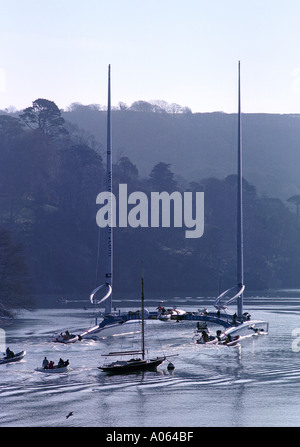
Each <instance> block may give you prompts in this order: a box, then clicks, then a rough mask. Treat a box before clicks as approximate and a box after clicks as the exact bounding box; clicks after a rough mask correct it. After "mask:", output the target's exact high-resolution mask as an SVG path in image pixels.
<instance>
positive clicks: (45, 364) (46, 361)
mask: <svg viewBox="0 0 300 447" xmlns="http://www.w3.org/2000/svg"><path fill="white" fill-rule="evenodd" d="M42 368H43V369H48V368H49V360H48V359H47V357H45V358H44V360H43V364H42Z"/></svg>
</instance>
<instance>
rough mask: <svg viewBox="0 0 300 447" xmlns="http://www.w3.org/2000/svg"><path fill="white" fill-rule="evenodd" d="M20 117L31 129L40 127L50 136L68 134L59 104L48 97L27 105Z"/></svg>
mask: <svg viewBox="0 0 300 447" xmlns="http://www.w3.org/2000/svg"><path fill="white" fill-rule="evenodd" d="M20 118H21V120H22V121H24V123H25V124H26V125H27V126H28V127H29V128H30V129H39V130H41V131H42V132H43V133H45V134H47V135H50V136H58V135H63V134H67V131H66V129H65V128H64V122H65V120H64V118H63V117H62V116H61V112H60V110H59V108H58V107H57V105H56V104H55V103H54V102H53V101H49V100H48V99H42V98H39V99H36V100H35V101H33V103H32V107H27V108H26V109H25V110H24V111H23V113H22V114H21V115H20Z"/></svg>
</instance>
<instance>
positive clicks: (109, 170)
mask: <svg viewBox="0 0 300 447" xmlns="http://www.w3.org/2000/svg"><path fill="white" fill-rule="evenodd" d="M110 90H111V88H110V65H109V66H108V101H107V152H106V154H107V158H106V191H108V192H110V193H112V157H111V149H112V147H111V146H112V144H111V140H112V138H111V136H112V135H111V92H110ZM108 220H109V225H108V226H107V227H106V228H107V258H106V274H105V278H106V284H107V285H110V286H112V273H113V231H112V222H113V219H112V201H111V198H110V201H109V216H108ZM111 308H112V296H111V295H110V296H109V297H108V298H107V300H106V301H105V313H110V312H111Z"/></svg>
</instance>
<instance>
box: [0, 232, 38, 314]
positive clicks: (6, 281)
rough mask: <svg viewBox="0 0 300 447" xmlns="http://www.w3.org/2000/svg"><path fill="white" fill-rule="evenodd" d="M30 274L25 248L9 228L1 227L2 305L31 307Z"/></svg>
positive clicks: (11, 307)
mask: <svg viewBox="0 0 300 447" xmlns="http://www.w3.org/2000/svg"><path fill="white" fill-rule="evenodd" d="M30 282H31V280H30V275H29V270H28V268H27V265H26V262H25V259H24V256H23V250H22V247H21V245H20V244H18V243H16V242H15V241H14V240H13V237H12V235H11V233H10V231H9V230H7V229H6V228H0V307H1V309H2V311H3V309H8V310H10V309H19V308H27V309H28V308H29V309H30V308H31V306H32V300H31V297H30V288H31V286H30Z"/></svg>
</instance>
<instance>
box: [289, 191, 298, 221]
mask: <svg viewBox="0 0 300 447" xmlns="http://www.w3.org/2000/svg"><path fill="white" fill-rule="evenodd" d="M287 201H288V202H290V203H292V204H293V205H295V206H296V213H297V221H299V211H300V195H298V194H296V195H295V196H292V197H290V198H289V199H287Z"/></svg>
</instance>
